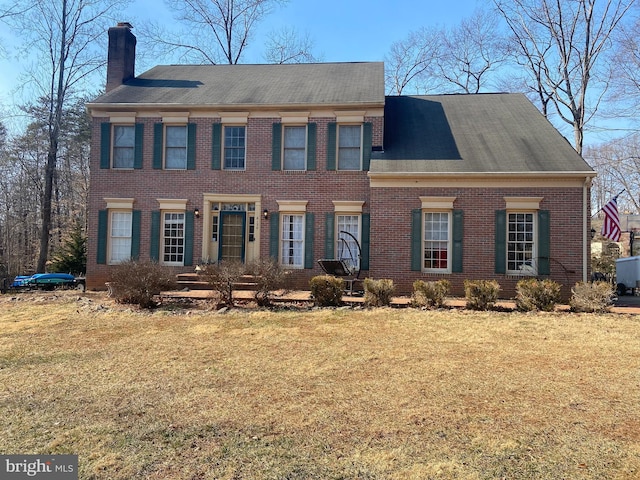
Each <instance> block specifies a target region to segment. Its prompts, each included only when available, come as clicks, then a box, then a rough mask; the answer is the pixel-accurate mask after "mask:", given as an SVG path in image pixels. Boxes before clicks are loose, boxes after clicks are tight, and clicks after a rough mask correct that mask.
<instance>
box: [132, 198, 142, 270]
mask: <svg viewBox="0 0 640 480" xmlns="http://www.w3.org/2000/svg"><path fill="white" fill-rule="evenodd" d="M140 217H141V212H140V210H134V211H133V212H131V258H133V259H134V260H138V258H139V257H140Z"/></svg>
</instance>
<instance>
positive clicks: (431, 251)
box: [422, 212, 451, 273]
mask: <svg viewBox="0 0 640 480" xmlns="http://www.w3.org/2000/svg"><path fill="white" fill-rule="evenodd" d="M423 226H424V232H423V252H424V253H423V265H422V267H423V269H424V271H427V272H443V273H448V272H450V271H451V266H450V261H451V260H450V259H451V254H450V252H451V213H450V212H424V218H423Z"/></svg>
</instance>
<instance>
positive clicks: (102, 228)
mask: <svg viewBox="0 0 640 480" xmlns="http://www.w3.org/2000/svg"><path fill="white" fill-rule="evenodd" d="M108 229H109V212H108V211H107V210H100V211H99V212H98V238H97V241H98V255H97V257H96V263H98V264H105V263H107V237H108V235H109V233H108V232H109V230H108Z"/></svg>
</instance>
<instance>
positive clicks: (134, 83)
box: [87, 24, 595, 297]
mask: <svg viewBox="0 0 640 480" xmlns="http://www.w3.org/2000/svg"><path fill="white" fill-rule="evenodd" d="M135 42H136V40H135V36H134V35H133V34H132V33H131V31H130V26H129V25H128V24H119V25H118V26H117V27H113V28H111V29H109V60H108V72H107V89H106V93H105V94H104V95H101V96H100V97H98V98H97V99H95V100H94V101H93V102H91V103H89V104H88V110H89V112H90V113H91V115H92V118H93V126H92V129H93V130H92V153H91V186H90V196H89V197H90V200H89V202H90V204H89V227H88V228H89V236H88V238H89V242H88V261H87V286H88V287H89V288H93V289H97V288H104V282H105V281H108V279H109V269H110V267H111V265H114V264H117V263H118V262H120V261H122V260H123V259H128V258H130V257H134V258H141V259H148V258H151V259H156V260H158V261H159V262H160V263H161V264H164V265H167V266H170V267H173V268H174V269H175V270H176V271H177V272H192V271H193V270H194V268H195V266H196V265H197V264H198V263H200V262H201V261H220V260H226V259H239V260H242V261H244V262H248V261H251V260H254V259H257V258H260V257H266V256H272V257H274V258H277V259H278V260H279V261H280V262H281V263H282V264H283V265H285V266H287V268H290V269H291V270H292V278H293V279H294V281H295V282H296V283H297V285H298V286H299V287H300V288H307V286H308V281H309V279H310V278H311V277H312V276H315V275H318V274H321V273H323V272H322V270H321V269H320V267H319V265H318V263H317V260H318V259H323V258H337V257H340V258H344V257H345V252H351V251H352V250H353V248H355V244H356V241H357V243H358V244H359V245H360V246H361V252H362V256H361V258H360V259H358V258H357V256H356V258H354V261H359V262H360V268H361V269H362V275H361V276H362V277H363V278H364V277H367V276H368V277H372V278H392V279H393V280H394V281H395V282H396V284H397V285H398V291H399V292H401V293H408V292H410V291H411V288H412V283H413V281H414V280H416V279H425V280H433V279H441V278H447V279H449V280H450V281H451V283H452V286H453V293H454V294H461V293H462V292H463V287H462V283H463V281H464V280H465V279H474V278H475V279H496V280H498V282H499V283H500V284H501V286H502V287H503V292H502V295H503V296H505V297H509V296H512V295H513V294H514V288H515V284H516V282H517V281H518V280H519V279H521V278H526V277H527V276H531V275H534V276H537V277H541V278H551V279H553V280H556V281H558V282H560V283H562V284H563V285H564V286H565V287H564V293H565V295H567V294H568V293H569V288H570V287H571V286H572V285H573V284H574V283H575V282H577V281H582V280H586V278H587V275H588V268H589V267H588V264H589V240H590V238H589V235H588V232H589V230H590V223H589V212H590V191H589V190H590V183H591V179H592V178H593V177H594V175H595V172H594V171H593V170H592V169H591V168H590V167H589V166H588V165H587V164H586V162H585V161H584V160H583V159H582V158H581V157H580V156H579V155H578V154H577V153H576V152H575V150H574V149H573V148H572V147H571V146H570V145H569V143H568V142H567V141H566V140H565V139H564V138H563V137H562V136H561V135H560V134H559V133H558V132H557V131H556V130H555V129H554V128H553V127H552V126H551V124H550V123H549V122H548V121H547V120H546V119H545V118H544V117H543V116H542V115H541V114H540V113H539V112H538V111H537V109H536V108H535V107H534V106H533V105H532V104H531V103H530V102H529V101H528V100H527V99H526V97H524V96H523V95H519V94H478V95H440V96H392V97H390V96H385V94H384V65H383V64H382V63H378V62H371V63H322V64H296V65H180V66H157V67H155V68H152V69H151V70H149V71H147V72H145V73H144V74H142V75H140V76H135V75H134V63H135ZM343 232H348V233H349V234H350V235H348V236H346V235H345V234H344V233H343ZM354 238H355V240H354ZM349 255H350V256H351V257H353V254H352V253H349Z"/></svg>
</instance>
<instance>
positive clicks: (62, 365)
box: [0, 294, 640, 480]
mask: <svg viewBox="0 0 640 480" xmlns="http://www.w3.org/2000/svg"><path fill="white" fill-rule="evenodd" d="M10 298H11V297H9V296H4V297H2V298H0V417H1V418H2V435H1V436H0V451H1V452H3V453H25V454H26V453H74V454H78V455H79V464H80V477H81V478H83V479H123V480H124V479H127V480H128V479H137V478H140V479H142V478H144V479H165V478H168V479H213V478H216V479H233V478H241V479H281V478H287V479H294V478H295V479H312V478H313V479H317V478H323V479H325V478H333V479H339V478H349V479H351V478H357V479H378V478H380V479H407V478H409V479H411V478H415V479H429V478H434V479H435V478H437V479H501V478H508V479H559V478H566V479H632V478H638V477H639V476H640V371H639V368H640V367H639V365H640V321H639V319H638V317H636V316H631V315H620V314H617V315H616V314H603V315H596V314H567V313H540V314H522V313H496V312H470V311H419V310H413V309H374V310H351V309H338V310H314V311H287V312H275V313H274V312H267V311H231V312H230V313H227V314H224V315H219V314H216V313H214V312H212V311H207V310H206V309H205V310H202V309H201V310H195V309H192V310H189V311H188V312H183V311H167V310H160V311H156V312H153V313H148V312H139V311H136V310H134V309H127V308H124V307H122V306H117V305H115V304H113V303H112V302H111V301H110V300H108V299H106V298H104V297H102V296H100V295H97V294H90V295H88V296H84V297H77V296H73V295H72V294H66V295H64V296H62V297H58V298H53V297H44V296H42V295H38V294H36V295H30V296H29V295H25V296H20V297H18V299H17V300H11V299H10Z"/></svg>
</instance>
